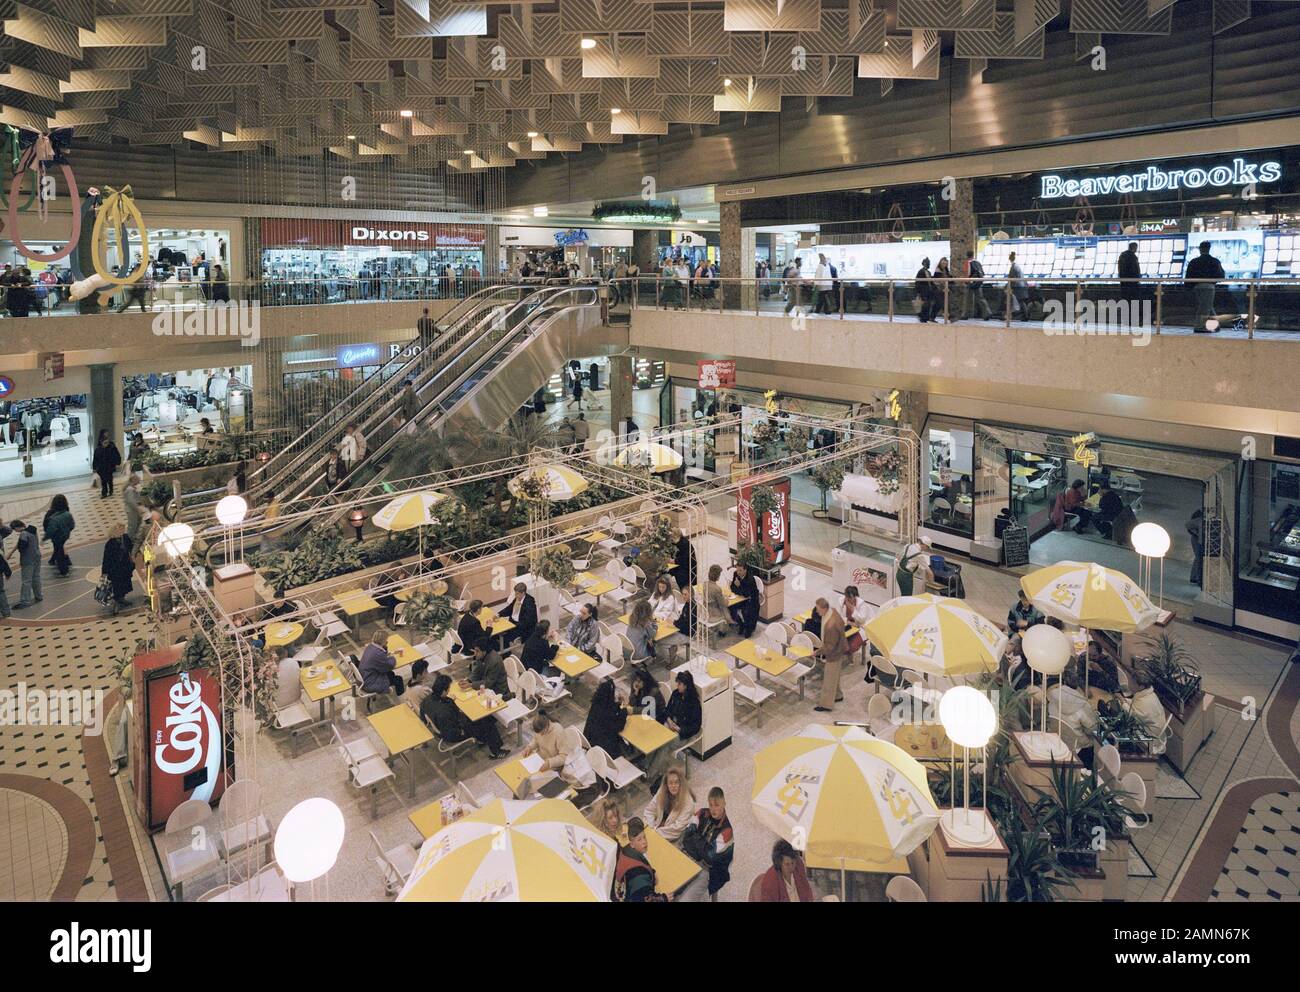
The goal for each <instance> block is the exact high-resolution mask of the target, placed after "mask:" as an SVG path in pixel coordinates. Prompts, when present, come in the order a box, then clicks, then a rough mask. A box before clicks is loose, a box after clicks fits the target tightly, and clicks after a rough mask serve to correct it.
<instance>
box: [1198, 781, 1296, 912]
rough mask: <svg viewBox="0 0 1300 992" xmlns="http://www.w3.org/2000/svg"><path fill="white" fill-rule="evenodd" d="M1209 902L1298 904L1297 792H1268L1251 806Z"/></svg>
mask: <svg viewBox="0 0 1300 992" xmlns="http://www.w3.org/2000/svg"><path fill="white" fill-rule="evenodd" d="M1212 898H1213V899H1215V900H1224V901H1228V902H1237V901H1245V900H1251V899H1261V898H1264V899H1273V900H1276V901H1278V902H1282V901H1286V902H1295V901H1298V900H1300V791H1297V792H1277V793H1272V794H1271V795H1267V796H1264V797H1263V798H1261V799H1259V800H1257V801H1256V802H1255V804H1254V805H1253V806H1251V808H1250V812H1249V813H1248V814H1247V815H1246V822H1245V823H1244V824H1243V825H1242V828H1241V833H1240V834H1239V835H1238V837H1237V842H1236V844H1234V845H1233V848H1232V853H1231V854H1230V855H1229V856H1228V861H1227V863H1226V864H1225V865H1224V866H1223V873H1222V875H1221V876H1220V879H1219V882H1218V884H1217V885H1215V887H1214V893H1213V895H1212Z"/></svg>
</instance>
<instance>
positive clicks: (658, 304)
mask: <svg viewBox="0 0 1300 992" xmlns="http://www.w3.org/2000/svg"><path fill="white" fill-rule="evenodd" d="M663 279H664V277H663V276H661V275H658V274H656V275H655V309H656V310H658V309H659V308H660V307H661V306H663V303H662V302H661V295H660V294H661V293H662V292H663V286H662V283H663Z"/></svg>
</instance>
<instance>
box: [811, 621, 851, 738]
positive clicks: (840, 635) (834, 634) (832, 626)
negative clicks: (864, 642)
mask: <svg viewBox="0 0 1300 992" xmlns="http://www.w3.org/2000/svg"><path fill="white" fill-rule="evenodd" d="M814 609H815V610H816V611H817V615H818V616H820V617H821V619H822V652H821V653H822V661H823V663H824V665H825V667H824V668H823V669H822V696H821V699H820V700H818V704H817V706H816V707H815V709H816V710H817V712H818V713H829V712H830V711H831V708H832V707H833V706H834V705H835V704H836V703H838V702H840V701H841V700H843V699H844V696H843V694H841V692H840V672H841V671H842V670H843V669H844V659H845V658H847V657H848V656H849V639H848V638H847V637H845V636H844V618H843V617H842V616H840V615H839V613H838V612H837V611H836V610H833V609H831V604H830V603H828V602H827V601H826V600H825V599H824V598H823V599H819V600H817V605H816V606H815V607H814Z"/></svg>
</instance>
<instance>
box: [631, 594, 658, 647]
mask: <svg viewBox="0 0 1300 992" xmlns="http://www.w3.org/2000/svg"><path fill="white" fill-rule="evenodd" d="M658 635H659V624H658V623H656V622H655V617H654V610H653V609H652V608H651V606H650V601H649V600H648V599H642V600H638V601H637V603H636V605H635V606H633V607H632V615H631V616H630V617H628V625H627V639H628V640H629V641H631V643H632V657H633V658H636V659H638V660H644V659H646V658H653V657H654V656H655V639H656V638H657V637H658Z"/></svg>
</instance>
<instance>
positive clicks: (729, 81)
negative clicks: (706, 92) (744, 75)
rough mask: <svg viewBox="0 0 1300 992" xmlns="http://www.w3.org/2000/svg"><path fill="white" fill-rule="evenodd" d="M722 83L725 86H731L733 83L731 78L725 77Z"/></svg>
mask: <svg viewBox="0 0 1300 992" xmlns="http://www.w3.org/2000/svg"><path fill="white" fill-rule="evenodd" d="M722 85H723V86H730V85H731V80H730V79H724V80H723V81H722Z"/></svg>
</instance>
